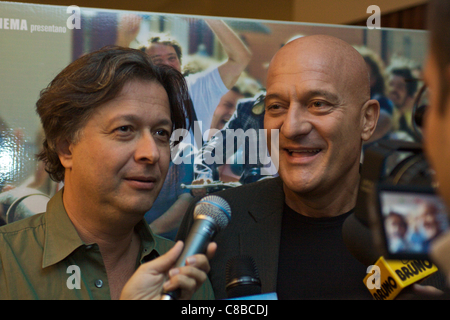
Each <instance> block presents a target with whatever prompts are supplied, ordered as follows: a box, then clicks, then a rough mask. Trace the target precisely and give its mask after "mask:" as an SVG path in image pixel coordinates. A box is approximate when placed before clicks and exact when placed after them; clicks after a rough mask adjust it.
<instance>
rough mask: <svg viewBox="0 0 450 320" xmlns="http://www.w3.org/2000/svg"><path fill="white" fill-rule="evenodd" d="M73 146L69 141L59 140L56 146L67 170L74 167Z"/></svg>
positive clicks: (60, 159)
mask: <svg viewBox="0 0 450 320" xmlns="http://www.w3.org/2000/svg"><path fill="white" fill-rule="evenodd" d="M72 146H73V144H72V143H71V142H69V140H67V139H62V140H59V141H58V142H57V144H56V151H57V153H58V157H59V161H61V164H62V165H63V167H64V168H66V169H68V168H71V167H72Z"/></svg>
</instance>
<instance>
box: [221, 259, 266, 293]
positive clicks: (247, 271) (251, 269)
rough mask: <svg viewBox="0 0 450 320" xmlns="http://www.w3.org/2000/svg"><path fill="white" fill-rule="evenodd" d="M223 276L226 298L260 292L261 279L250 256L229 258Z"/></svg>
mask: <svg viewBox="0 0 450 320" xmlns="http://www.w3.org/2000/svg"><path fill="white" fill-rule="evenodd" d="M225 276H226V291H227V297H228V299H231V298H237V297H244V296H254V295H258V294H261V280H260V279H259V273H258V269H257V268H256V263H255V260H253V258H252V257H250V256H248V255H239V256H234V257H232V258H230V259H229V260H228V262H227V265H226V275H225Z"/></svg>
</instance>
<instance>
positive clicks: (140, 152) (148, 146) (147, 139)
mask: <svg viewBox="0 0 450 320" xmlns="http://www.w3.org/2000/svg"><path fill="white" fill-rule="evenodd" d="M159 158H160V151H159V148H158V145H157V143H156V141H155V139H154V137H153V135H152V134H151V133H150V132H146V133H144V134H142V135H141V136H140V137H139V139H138V141H137V143H136V150H135V160H136V162H146V163H150V164H155V163H157V162H158V160H159Z"/></svg>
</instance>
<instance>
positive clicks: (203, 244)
mask: <svg viewBox="0 0 450 320" xmlns="http://www.w3.org/2000/svg"><path fill="white" fill-rule="evenodd" d="M230 219H231V208H230V205H229V204H228V202H226V201H225V200H224V199H223V198H221V197H219V196H216V195H209V196H206V197H204V198H202V199H201V200H200V201H199V202H198V203H197V204H196V205H195V209H194V223H193V224H192V227H191V230H190V232H189V235H188V236H187V238H186V241H185V244H184V248H183V251H182V252H181V255H180V257H179V258H178V260H177V262H176V263H175V268H178V267H183V266H184V265H185V264H186V258H187V257H190V256H192V255H195V254H198V253H205V252H206V248H207V247H208V244H209V243H210V242H211V241H212V240H213V239H214V237H215V236H216V234H217V233H218V232H219V231H221V230H223V229H224V228H225V227H226V226H227V225H228V222H229V221H230ZM178 297H179V290H176V291H172V292H163V295H162V297H161V300H176V299H177V298H178Z"/></svg>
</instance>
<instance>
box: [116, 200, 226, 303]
mask: <svg viewBox="0 0 450 320" xmlns="http://www.w3.org/2000/svg"><path fill="white" fill-rule="evenodd" d="M230 217H231V209H230V206H229V204H228V203H227V202H226V201H225V200H224V199H222V198H221V197H218V196H215V195H210V196H207V197H204V198H203V199H201V200H200V201H199V202H198V203H197V205H196V206H195V209H194V223H193V225H192V228H191V230H190V233H189V235H188V237H187V238H186V242H185V244H184V245H183V243H182V241H178V242H177V243H176V244H175V246H174V247H173V248H172V249H170V250H169V251H168V252H167V253H165V254H164V255H162V256H160V257H158V258H156V259H154V260H152V261H150V262H147V263H145V264H143V265H141V266H140V267H139V268H138V270H137V271H136V272H135V273H134V275H133V276H132V277H131V278H130V280H129V281H128V282H127V284H126V285H125V287H124V288H123V290H122V294H121V297H120V298H121V299H126V300H130V299H139V300H144V299H146V300H150V299H160V300H177V299H180V300H185V299H190V298H191V297H192V295H193V294H194V293H195V292H196V291H197V290H198V289H199V287H200V286H201V285H202V284H203V282H204V281H205V280H206V278H207V273H208V272H209V268H210V267H209V259H211V258H212V257H213V255H214V253H215V251H216V248H217V245H216V243H214V242H212V240H213V238H214V236H215V235H216V234H217V233H218V232H219V231H220V230H222V229H223V228H225V227H226V226H227V225H228V222H229V220H230ZM167 275H168V276H169V278H167ZM161 292H163V293H162V294H161Z"/></svg>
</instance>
